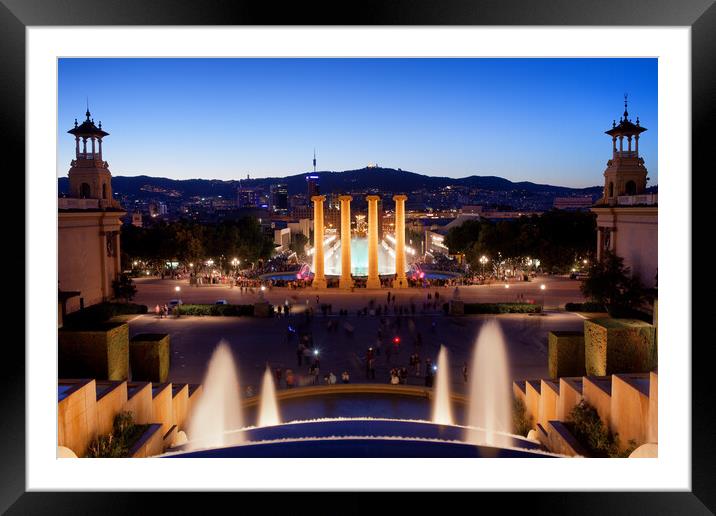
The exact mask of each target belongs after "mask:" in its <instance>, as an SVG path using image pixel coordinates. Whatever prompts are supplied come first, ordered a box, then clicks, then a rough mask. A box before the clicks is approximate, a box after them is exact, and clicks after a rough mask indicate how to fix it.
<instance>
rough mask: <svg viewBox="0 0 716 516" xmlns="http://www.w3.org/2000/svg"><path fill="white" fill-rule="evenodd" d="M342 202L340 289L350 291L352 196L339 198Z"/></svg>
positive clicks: (351, 284) (351, 282)
mask: <svg viewBox="0 0 716 516" xmlns="http://www.w3.org/2000/svg"><path fill="white" fill-rule="evenodd" d="M338 199H339V200H340V202H341V279H340V282H339V287H340V288H345V289H350V288H351V287H352V286H353V279H352V278H351V201H352V200H353V197H351V196H350V195H341V196H340V197H338Z"/></svg>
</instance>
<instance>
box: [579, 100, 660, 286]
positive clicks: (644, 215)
mask: <svg viewBox="0 0 716 516" xmlns="http://www.w3.org/2000/svg"><path fill="white" fill-rule="evenodd" d="M646 130H647V129H646V128H645V127H642V126H641V125H640V122H639V118H638V117H637V119H636V123H633V122H632V121H631V120H629V112H628V111H627V102H626V98H625V100H624V114H623V116H622V118H620V119H619V124H617V123H616V121H614V122H613V123H612V128H611V129H610V130H608V131H605V132H606V134H608V135H609V136H611V137H612V159H610V160H609V161H608V162H607V168H606V170H605V171H604V193H603V195H602V198H601V199H599V200H598V201H597V203H596V204H595V205H594V206H593V207H592V211H593V212H594V213H596V215H597V259H599V260H601V259H602V257H603V256H604V255H605V253H606V252H607V251H610V252H612V253H615V254H617V255H618V256H620V257H622V258H623V259H624V265H625V266H626V267H629V268H630V269H631V273H632V274H633V275H637V276H639V278H640V279H641V281H642V283H643V284H644V285H645V286H647V287H654V286H656V284H657V272H658V266H659V260H658V197H657V194H654V193H647V192H646V182H647V169H646V166H645V165H644V159H643V158H642V157H641V156H639V135H640V134H641V133H643V132H644V131H646ZM617 140H618V145H617ZM624 140H626V148H625V143H624Z"/></svg>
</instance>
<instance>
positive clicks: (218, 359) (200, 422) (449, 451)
mask: <svg viewBox="0 0 716 516" xmlns="http://www.w3.org/2000/svg"><path fill="white" fill-rule="evenodd" d="M447 354H448V353H447V349H446V348H445V347H441V349H440V352H439V355H438V358H437V362H436V369H435V371H436V375H435V387H434V397H433V399H432V401H429V400H428V397H427V396H426V391H425V388H424V387H420V386H412V385H402V386H400V389H398V390H396V387H395V386H393V385H380V384H374V383H372V384H354V383H349V384H338V385H333V386H331V387H330V389H326V388H325V387H323V386H321V387H305V388H301V389H285V390H279V391H277V390H276V386H275V385H274V379H273V376H272V374H271V369H270V368H269V367H268V366H267V368H266V370H265V372H264V376H263V383H262V388H261V393H260V396H256V397H249V398H246V399H244V400H240V399H239V382H238V378H237V375H236V369H235V367H234V361H233V358H232V355H231V352H230V351H229V348H228V346H227V345H226V344H225V343H221V344H220V345H219V346H218V347H217V349H216V351H215V352H214V354H213V356H212V358H211V361H210V363H209V367H208V371H207V374H206V378H205V379H204V392H203V394H202V397H201V398H199V400H198V401H197V405H196V406H195V408H194V410H193V414H192V415H191V418H190V422H189V432H188V434H189V435H188V437H189V442H187V443H186V444H184V445H182V441H183V440H182V439H177V443H176V444H175V446H174V448H173V449H172V450H171V451H169V452H168V453H165V454H164V455H163V456H164V457H169V458H171V457H223V458H259V457H274V458H287V457H295V458H308V457H315V458H322V457H326V458H332V457H337V456H341V457H343V456H345V457H364V456H365V457H437V456H439V457H455V458H458V457H470V458H479V457H548V456H555V455H554V454H550V453H548V452H546V451H544V449H543V448H542V446H541V445H540V443H538V442H535V441H533V440H530V439H527V438H524V437H523V436H518V435H513V434H512V433H511V402H510V401H511V393H510V385H511V384H510V381H509V379H508V371H507V370H508V362H507V356H506V353H505V344H504V339H503V336H502V332H501V330H500V327H499V325H498V323H497V322H496V320H494V319H493V320H489V321H487V322H486V323H485V324H484V326H483V328H482V331H481V332H480V334H479V336H478V338H477V341H476V346H475V355H474V359H473V365H472V370H471V371H472V377H471V384H470V392H469V396H467V397H463V396H461V395H458V394H456V395H454V397H453V396H451V393H450V375H449V370H450V368H449V363H448V357H447ZM279 401H280V403H281V414H279V410H278V403H279ZM453 404H454V405H455V406H453ZM241 407H243V408H241ZM463 413H465V414H466V416H467V421H462V417H463V416H462V414H463ZM242 414H244V415H245V417H247V418H249V419H251V420H253V417H254V416H253V415H254V414H256V421H257V424H256V426H252V427H244V426H243V424H242V423H243V420H242Z"/></svg>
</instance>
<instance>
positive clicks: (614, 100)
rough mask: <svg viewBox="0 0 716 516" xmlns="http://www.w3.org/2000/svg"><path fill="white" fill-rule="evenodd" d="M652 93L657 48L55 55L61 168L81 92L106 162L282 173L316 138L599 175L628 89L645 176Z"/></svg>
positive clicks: (304, 164) (455, 167)
mask: <svg viewBox="0 0 716 516" xmlns="http://www.w3.org/2000/svg"><path fill="white" fill-rule="evenodd" d="M657 91H658V90H657V60H656V59H611V58H610V59H586V58H585V59H268V58H267V59H77V58H73V59H60V60H59V64H58V104H59V108H58V123H59V126H58V128H57V131H58V132H57V134H58V150H59V155H58V163H57V174H58V176H66V175H67V171H68V170H69V162H70V160H71V159H73V157H74V141H73V138H72V136H70V135H69V134H67V132H66V131H67V130H69V129H71V128H72V126H73V124H74V119H75V118H77V119H78V120H79V121H80V122H81V121H82V120H83V119H84V112H85V110H86V102H87V99H88V98H89V108H90V111H91V112H92V117H93V118H94V120H95V123H99V121H100V120H101V121H102V127H103V129H104V130H106V131H107V132H109V133H110V136H108V137H107V138H106V139H105V140H104V142H103V151H104V159H106V160H107V161H108V162H109V166H110V170H111V171H112V174H113V175H122V176H134V175H141V174H146V175H150V176H158V177H170V178H174V179H188V178H204V179H238V178H245V177H246V174H247V173H248V174H251V177H276V176H286V175H292V174H297V173H301V172H307V171H309V170H311V169H312V163H311V160H312V159H313V149H314V147H315V148H316V153H317V158H318V159H317V161H318V167H317V168H318V170H348V169H356V168H362V167H364V166H365V165H367V164H368V163H377V164H379V165H380V166H384V167H392V168H402V169H403V170H410V171H413V172H419V173H423V174H429V175H436V176H450V177H465V176H469V175H495V176H501V177H504V178H507V179H510V180H512V181H532V182H536V183H548V184H554V185H563V186H575V187H582V186H595V185H601V184H602V182H603V177H602V173H603V172H604V168H605V166H606V161H607V159H609V158H610V157H611V140H610V138H609V137H608V136H607V135H605V134H604V131H606V130H607V129H609V128H611V124H612V120H613V119H616V120H617V121H618V120H619V117H620V116H621V114H622V112H623V111H624V93H628V94H629V115H630V118H631V119H632V120H635V119H636V117H637V116H639V119H640V121H641V124H642V125H643V126H644V127H646V128H648V131H646V132H645V133H644V134H643V135H642V137H641V139H640V141H639V149H640V151H641V153H642V155H643V157H644V160H645V164H646V167H647V169H648V170H649V177H650V181H649V183H648V185H655V184H657V183H658V175H657V170H658V168H657V165H658V163H657V133H658V131H657Z"/></svg>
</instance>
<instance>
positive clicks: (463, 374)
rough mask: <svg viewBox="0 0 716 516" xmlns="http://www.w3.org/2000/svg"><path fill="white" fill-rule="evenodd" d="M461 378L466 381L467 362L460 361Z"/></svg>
mask: <svg viewBox="0 0 716 516" xmlns="http://www.w3.org/2000/svg"><path fill="white" fill-rule="evenodd" d="M462 379H463V380H464V381H465V383H467V362H463V363H462Z"/></svg>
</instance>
